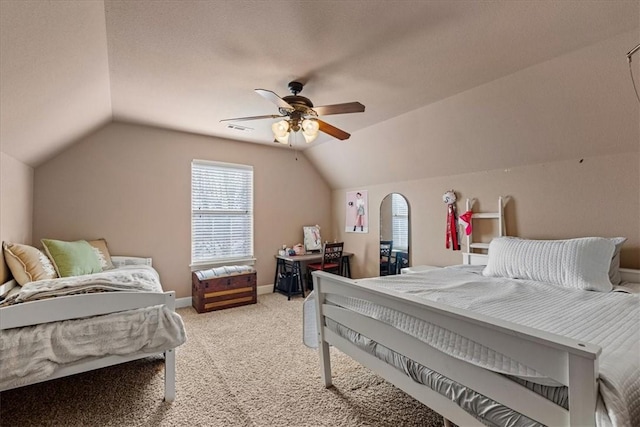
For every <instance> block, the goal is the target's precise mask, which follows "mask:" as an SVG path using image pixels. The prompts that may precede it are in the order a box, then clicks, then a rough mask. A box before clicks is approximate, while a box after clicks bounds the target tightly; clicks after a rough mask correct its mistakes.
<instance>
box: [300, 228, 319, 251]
mask: <svg viewBox="0 0 640 427" xmlns="http://www.w3.org/2000/svg"><path fill="white" fill-rule="evenodd" d="M302 232H303V234H304V250H305V252H313V251H320V250H322V238H321V237H320V227H319V226H317V225H310V226H305V227H302Z"/></svg>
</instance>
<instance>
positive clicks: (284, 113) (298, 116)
mask: <svg viewBox="0 0 640 427" xmlns="http://www.w3.org/2000/svg"><path fill="white" fill-rule="evenodd" d="M303 87H304V85H303V84H302V83H300V82H297V81H293V82H290V83H289V90H290V91H291V93H292V94H293V95H289V96H285V97H284V98H280V97H279V96H278V95H276V94H275V93H274V92H272V91H270V90H265V89H256V90H255V91H256V93H257V94H258V95H260V96H262V97H263V98H265V99H267V100H269V101H271V102H273V103H274V104H276V106H277V107H278V111H279V112H280V114H279V115H278V114H269V115H264V116H252V117H237V118H233V119H224V120H220V121H221V122H230V121H244V120H260V119H276V118H284V119H283V120H281V121H279V122H276V123H274V124H273V125H272V126H271V129H272V130H273V134H274V137H275V140H276V142H281V143H283V144H287V143H289V134H290V133H291V132H298V131H300V130H301V131H302V134H303V136H304V138H305V140H306V141H307V142H311V141H313V140H314V139H316V137H317V136H318V131H320V132H324V133H326V134H328V135H331V136H333V137H334V138H337V139H341V140H345V139H348V138H349V137H350V136H351V135H350V134H349V133H347V132H345V131H343V130H342V129H339V128H337V127H335V126H332V125H330V124H329V123H327V122H325V121H323V120H320V119H319V118H318V116H326V115H330V114H346V113H362V112H364V105H362V104H361V103H359V102H346V103H344V104H333V105H323V106H320V107H314V106H313V103H312V102H311V100H310V99H309V98H305V97H304V96H300V95H298V94H299V93H300V92H302V88H303Z"/></svg>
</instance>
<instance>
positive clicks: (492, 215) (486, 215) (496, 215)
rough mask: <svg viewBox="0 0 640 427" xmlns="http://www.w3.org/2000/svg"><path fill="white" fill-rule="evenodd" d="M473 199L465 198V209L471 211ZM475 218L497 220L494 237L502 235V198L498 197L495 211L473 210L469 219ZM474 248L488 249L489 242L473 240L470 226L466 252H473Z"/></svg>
mask: <svg viewBox="0 0 640 427" xmlns="http://www.w3.org/2000/svg"><path fill="white" fill-rule="evenodd" d="M473 202H474V199H467V211H473ZM476 219H493V220H497V221H498V234H497V235H496V236H495V237H502V236H504V235H505V225H504V198H503V197H502V196H500V197H498V211H497V212H473V214H472V215H471V221H473V220H476ZM474 249H475V250H488V249H489V243H480V242H474V241H473V227H471V233H470V234H469V235H468V236H467V253H469V254H473V253H478V252H474Z"/></svg>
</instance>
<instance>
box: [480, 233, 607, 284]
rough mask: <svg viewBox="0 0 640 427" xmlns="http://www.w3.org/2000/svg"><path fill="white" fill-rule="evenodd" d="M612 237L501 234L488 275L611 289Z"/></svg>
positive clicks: (492, 250)
mask: <svg viewBox="0 0 640 427" xmlns="http://www.w3.org/2000/svg"><path fill="white" fill-rule="evenodd" d="M614 249H615V244H614V243H613V241H612V240H611V239H605V238H602V237H584V238H580V239H569V240H526V239H518V238H514V237H498V238H495V239H493V240H492V241H491V243H490V244H489V262H488V263H487V266H486V267H485V269H484V271H483V272H482V274H483V275H485V276H494V277H509V278H512V279H528V280H535V281H538V282H545V283H553V284H557V285H559V286H563V287H567V288H573V289H583V290H591V291H600V292H609V291H610V290H611V289H612V285H611V281H610V279H609V269H610V267H611V261H612V258H613V255H614Z"/></svg>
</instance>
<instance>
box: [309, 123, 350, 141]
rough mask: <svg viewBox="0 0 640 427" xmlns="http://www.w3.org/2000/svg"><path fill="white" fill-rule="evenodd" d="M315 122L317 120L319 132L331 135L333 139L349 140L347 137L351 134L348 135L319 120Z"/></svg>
mask: <svg viewBox="0 0 640 427" xmlns="http://www.w3.org/2000/svg"><path fill="white" fill-rule="evenodd" d="M317 120H318V124H319V125H320V130H321V131H322V132H324V133H326V134H329V135H331V136H332V137H334V138H338V139H340V140H345V139H349V137H350V136H351V134H348V133H347V132H345V131H343V130H342V129H338V128H337V127H335V126H332V125H330V124H329V123H327V122H323V121H322V120H320V119H317Z"/></svg>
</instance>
